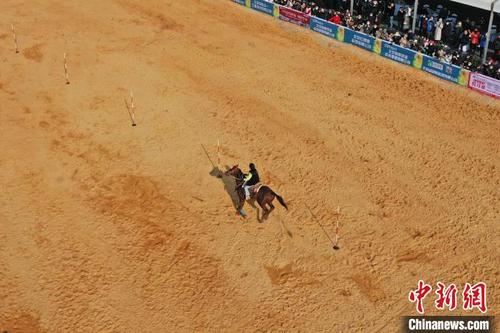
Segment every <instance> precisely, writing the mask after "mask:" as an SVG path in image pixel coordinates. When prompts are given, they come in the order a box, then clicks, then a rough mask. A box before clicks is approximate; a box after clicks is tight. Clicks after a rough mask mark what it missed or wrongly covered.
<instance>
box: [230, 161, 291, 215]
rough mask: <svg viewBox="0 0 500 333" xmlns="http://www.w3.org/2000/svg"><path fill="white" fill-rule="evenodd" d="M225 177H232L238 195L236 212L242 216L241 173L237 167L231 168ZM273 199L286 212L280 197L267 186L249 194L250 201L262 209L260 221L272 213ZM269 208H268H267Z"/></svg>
mask: <svg viewBox="0 0 500 333" xmlns="http://www.w3.org/2000/svg"><path fill="white" fill-rule="evenodd" d="M224 174H225V175H229V176H233V177H234V179H235V180H236V189H235V190H236V193H237V194H238V199H239V202H238V208H237V209H238V212H239V213H240V214H241V215H243V216H244V213H243V211H242V209H243V205H244V204H245V191H244V190H243V187H242V185H243V177H244V175H243V172H242V171H241V170H240V168H238V165H235V166H233V167H232V168H231V169H229V170H227V171H226V172H225V173H224ZM274 198H277V199H278V202H279V203H280V204H281V205H282V206H283V207H285V209H286V210H288V207H287V205H286V203H285V201H284V200H283V198H282V197H280V196H279V195H277V194H276V193H274V191H273V190H271V188H270V187H269V186H266V185H262V186H260V187H259V189H258V192H257V193H255V194H254V193H253V191H251V193H250V199H257V203H258V204H259V206H260V207H261V208H262V210H263V212H262V219H263V220H265V219H267V218H268V216H269V214H270V213H271V212H272V211H273V209H274V205H273V200H274ZM267 206H269V208H267Z"/></svg>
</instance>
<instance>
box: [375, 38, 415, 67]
mask: <svg viewBox="0 0 500 333" xmlns="http://www.w3.org/2000/svg"><path fill="white" fill-rule="evenodd" d="M380 55H381V56H383V57H386V58H389V59H391V60H394V61H397V62H399V63H402V64H405V65H408V66H413V67H416V68H422V62H421V61H420V62H419V57H417V52H415V51H413V50H409V49H406V48H404V47H401V46H399V45H395V44H392V43H389V42H386V41H383V42H382V51H381V52H380ZM420 59H421V57H420Z"/></svg>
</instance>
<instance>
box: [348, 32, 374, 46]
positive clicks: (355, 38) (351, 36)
mask: <svg viewBox="0 0 500 333" xmlns="http://www.w3.org/2000/svg"><path fill="white" fill-rule="evenodd" d="M344 42H346V43H350V44H352V45H356V46H358V47H361V48H363V49H365V50H368V51H373V50H374V46H375V38H374V37H372V36H369V35H365V34H363V33H361V32H357V31H354V30H351V29H347V28H345V29H344Z"/></svg>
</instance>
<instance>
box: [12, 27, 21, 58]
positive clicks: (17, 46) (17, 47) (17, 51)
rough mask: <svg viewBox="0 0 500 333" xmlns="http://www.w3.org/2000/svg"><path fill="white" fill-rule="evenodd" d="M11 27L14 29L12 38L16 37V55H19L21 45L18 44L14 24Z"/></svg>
mask: <svg viewBox="0 0 500 333" xmlns="http://www.w3.org/2000/svg"><path fill="white" fill-rule="evenodd" d="M10 27H11V28H12V36H13V37H14V44H15V45H16V53H19V45H18V44H17V35H16V30H15V29H14V25H13V24H11V25H10Z"/></svg>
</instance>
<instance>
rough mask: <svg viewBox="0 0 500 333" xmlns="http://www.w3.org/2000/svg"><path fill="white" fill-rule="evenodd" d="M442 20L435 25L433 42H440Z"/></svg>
mask: <svg viewBox="0 0 500 333" xmlns="http://www.w3.org/2000/svg"><path fill="white" fill-rule="evenodd" d="M443 27H444V24H443V19H442V18H440V19H439V20H438V21H437V23H436V30H435V31H434V40H435V41H438V42H440V41H441V34H442V31H443Z"/></svg>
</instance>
